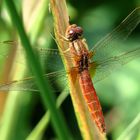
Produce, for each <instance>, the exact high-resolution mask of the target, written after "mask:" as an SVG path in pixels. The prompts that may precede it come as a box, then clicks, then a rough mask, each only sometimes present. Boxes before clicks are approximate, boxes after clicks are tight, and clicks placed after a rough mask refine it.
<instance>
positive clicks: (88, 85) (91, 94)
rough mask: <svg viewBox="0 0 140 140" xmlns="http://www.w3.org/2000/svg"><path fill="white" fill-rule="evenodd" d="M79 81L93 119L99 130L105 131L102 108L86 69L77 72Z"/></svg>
mask: <svg viewBox="0 0 140 140" xmlns="http://www.w3.org/2000/svg"><path fill="white" fill-rule="evenodd" d="M79 83H80V86H81V90H82V93H83V96H84V98H85V101H86V103H87V106H88V109H89V111H90V114H91V116H92V119H93V120H94V121H95V123H96V125H97V126H98V128H99V130H100V131H101V132H102V133H105V131H106V128H105V122H104V117H103V113H102V108H101V105H100V102H99V99H98V97H97V95H96V91H95V89H94V86H93V83H92V80H91V78H90V74H89V71H88V70H84V71H82V72H81V73H80V74H79Z"/></svg>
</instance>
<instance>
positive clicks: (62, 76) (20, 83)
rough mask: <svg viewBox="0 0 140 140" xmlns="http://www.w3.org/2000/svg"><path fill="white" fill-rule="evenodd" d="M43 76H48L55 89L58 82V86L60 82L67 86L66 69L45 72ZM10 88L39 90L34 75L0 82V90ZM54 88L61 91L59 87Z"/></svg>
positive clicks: (15, 89) (61, 84) (13, 89)
mask: <svg viewBox="0 0 140 140" xmlns="http://www.w3.org/2000/svg"><path fill="white" fill-rule="evenodd" d="M43 77H44V79H46V78H47V80H49V83H50V85H51V86H52V88H53V89H54V88H56V87H55V85H56V84H57V86H58V83H59V84H60V86H63V88H65V87H66V85H67V79H66V73H65V71H64V70H61V71H56V72H51V73H48V74H44V75H43ZM59 88H61V87H59ZM9 90H10V91H11V90H12V91H33V92H39V90H38V87H37V86H36V83H35V79H34V77H28V78H24V79H22V80H14V81H11V82H8V83H3V84H2V83H0V91H9ZM54 90H55V91H60V90H58V88H57V89H54Z"/></svg>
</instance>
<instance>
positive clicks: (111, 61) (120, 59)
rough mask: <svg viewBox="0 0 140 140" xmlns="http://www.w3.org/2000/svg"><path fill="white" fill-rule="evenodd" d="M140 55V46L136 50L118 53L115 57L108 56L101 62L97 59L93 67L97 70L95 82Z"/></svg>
mask: <svg viewBox="0 0 140 140" xmlns="http://www.w3.org/2000/svg"><path fill="white" fill-rule="evenodd" d="M138 57H140V47H138V48H136V49H135V50H132V51H129V52H125V53H122V54H120V55H116V56H114V57H110V58H107V59H105V60H102V61H100V62H98V61H96V62H93V63H92V66H93V69H91V73H92V70H94V69H96V70H95V73H96V74H95V77H94V78H93V79H94V83H96V82H99V81H100V80H103V79H104V78H106V77H107V76H108V75H109V74H111V72H112V71H113V70H115V69H116V68H120V67H121V66H122V65H124V64H126V63H128V62H130V61H131V60H133V59H135V58H138Z"/></svg>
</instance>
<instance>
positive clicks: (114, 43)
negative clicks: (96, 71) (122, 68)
mask: <svg viewBox="0 0 140 140" xmlns="http://www.w3.org/2000/svg"><path fill="white" fill-rule="evenodd" d="M139 23H140V8H136V9H135V10H133V11H132V12H131V13H130V14H129V15H128V16H127V17H126V18H125V19H124V20H123V21H122V22H121V23H120V25H119V26H118V27H116V28H115V29H114V30H113V31H112V32H111V33H109V34H107V35H106V36H105V37H104V38H103V39H101V41H99V42H98V43H96V44H95V46H94V47H93V48H92V50H91V51H93V54H94V55H93V60H94V61H97V60H98V61H99V60H101V61H102V60H104V58H107V57H113V56H115V55H119V54H121V53H122V52H126V51H130V50H132V49H136V48H132V46H130V45H129V46H126V45H124V46H122V44H124V43H125V41H126V39H127V37H128V36H129V35H130V34H131V32H132V31H133V30H134V29H135V28H136V27H137V25H138V24H139Z"/></svg>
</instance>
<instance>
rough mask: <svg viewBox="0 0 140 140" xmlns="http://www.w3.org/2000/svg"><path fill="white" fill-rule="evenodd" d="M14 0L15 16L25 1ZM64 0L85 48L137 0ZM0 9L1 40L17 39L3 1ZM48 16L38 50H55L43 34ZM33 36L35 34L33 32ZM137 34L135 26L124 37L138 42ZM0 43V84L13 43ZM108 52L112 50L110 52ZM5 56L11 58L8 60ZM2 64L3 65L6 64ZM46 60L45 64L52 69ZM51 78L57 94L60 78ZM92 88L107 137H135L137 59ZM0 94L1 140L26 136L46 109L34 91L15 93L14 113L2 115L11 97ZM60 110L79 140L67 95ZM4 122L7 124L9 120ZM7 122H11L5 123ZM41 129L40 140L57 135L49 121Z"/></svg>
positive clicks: (139, 85) (139, 128) (139, 86)
mask: <svg viewBox="0 0 140 140" xmlns="http://www.w3.org/2000/svg"><path fill="white" fill-rule="evenodd" d="M15 2H16V5H17V8H18V11H19V13H20V14H21V13H22V12H21V11H22V10H25V9H23V8H27V9H28V6H29V5H28V4H27V3H28V2H27V1H26V4H27V5H28V6H27V7H26V6H25V5H24V6H23V3H24V4H25V1H23V2H21V1H18V0H17V1H16V0H15ZM34 3H35V2H34ZM37 4H38V3H37V2H36V5H37ZM67 4H68V9H69V15H70V23H76V24H78V25H80V26H82V27H83V29H84V36H85V38H86V39H87V42H88V44H89V46H90V48H92V46H93V45H94V44H95V43H96V42H97V41H99V40H100V39H101V38H102V37H103V36H104V35H106V34H107V33H109V32H111V31H112V29H113V28H115V27H116V26H117V25H118V24H119V23H120V22H121V21H122V20H123V19H124V18H125V17H126V16H127V15H128V14H129V13H130V12H131V11H132V10H133V9H134V8H136V7H139V5H140V0H129V1H127V0H118V1H111V0H106V1H105V0H100V1H97V0H94V1H92V0H81V1H76V0H69V1H67ZM19 5H20V6H19ZM25 11H26V10H25ZM0 13H1V15H0V41H4V40H16V39H17V36H18V35H17V33H16V31H15V28H14V27H13V25H12V24H11V22H10V20H9V18H8V15H7V12H6V8H5V5H4V3H3V2H2V1H0ZM28 16H29V15H28ZM50 19H51V13H48V12H46V16H45V19H44V21H43V23H42V25H41V28H40V30H39V33H38V37H37V41H36V42H37V45H38V46H39V47H41V48H42V47H44V46H45V47H51V48H56V45H55V43H54V40H53V39H52V37H51V36H50V33H49V32H48V28H49V30H51V28H52V27H51V25H52V24H51V23H52V20H50ZM32 34H33V35H34V32H33V31H32ZM139 36H140V25H139V26H138V27H137V28H136V29H135V30H134V31H133V33H132V35H131V36H130V38H129V39H133V41H134V42H133V43H135V41H136V42H137V41H138V40H139ZM133 43H132V44H133ZM0 45H1V46H0V68H1V71H0V76H1V77H2V78H1V83H3V82H6V81H7V79H8V78H7V75H9V74H8V72H10V69H11V66H10V65H12V64H11V63H12V58H13V54H14V53H13V52H12V53H9V54H8V51H7V50H9V49H10V51H11V49H12V47H13V45H12V47H11V45H9V44H8V45H7V44H2V43H1V44H0ZM9 46H10V47H9ZM132 47H133V46H132ZM139 47H140V46H139ZM132 49H133V48H132ZM109 53H112V50H110V52H109ZM7 56H8V58H9V57H10V59H8V60H7ZM41 58H43V60H42V61H43V63H44V57H41ZM56 61H57V58H55V59H51V64H53V71H55V70H59V69H61V67H62V65H59V64H60V63H61V62H60V63H59V61H57V62H56ZM47 63H48V62H47ZM5 64H7V65H8V66H5ZM21 64H22V63H21ZM51 64H50V65H47V66H51V67H52V65H51ZM48 71H50V70H48ZM51 82H53V86H54V85H55V87H53V88H57V89H58V90H57V92H55V93H56V96H58V95H59V94H60V92H59V91H61V90H62V88H63V83H64V81H62V82H60V79H59V77H58V79H56V82H55V83H54V81H51ZM58 83H59V84H58ZM61 83H62V85H61ZM60 86H61V87H60ZM95 88H96V90H97V94H98V96H99V99H100V101H101V105H102V109H103V112H104V116H105V121H106V125H107V139H108V140H116V139H120V140H121V139H122V140H140V115H139V114H140V101H139V99H140V94H139V93H140V58H138V59H135V60H134V61H132V62H130V63H128V64H126V65H125V66H124V67H122V68H121V69H118V70H116V71H115V72H113V73H112V75H111V76H108V77H107V78H106V79H104V80H102V81H100V82H98V83H97V84H96V85H95ZM0 96H1V97H0V112H1V114H0V115H1V116H0V118H1V121H0V135H2V136H3V137H4V135H5V137H4V138H5V139H2V140H17V139H18V140H24V139H26V138H27V136H28V135H29V134H30V132H31V131H32V129H33V128H34V127H35V126H36V124H37V123H38V122H39V120H40V119H41V118H42V116H43V115H44V113H45V109H44V106H43V104H42V101H41V100H40V96H39V93H33V94H28V93H27V94H25V93H21V94H20V97H18V98H17V99H15V101H17V102H16V103H15V106H16V107H15V108H14V111H13V112H15V113H14V114H13V116H7V114H8V113H7V112H10V111H11V108H10V106H9V105H8V104H10V103H9V102H11V103H12V102H13V98H14V97H13V95H7V94H5V93H1V95H0ZM8 96H11V97H8ZM4 105H6V107H5V106H4ZM61 109H62V111H63V114H64V116H65V119H66V123H67V125H68V127H69V128H70V130H71V132H72V134H73V136H74V138H75V140H81V139H82V137H81V134H80V131H79V128H78V125H77V122H76V118H75V115H74V109H73V106H72V102H71V98H70V96H68V97H67V98H66V99H65V100H64V101H63V103H62V106H61ZM8 117H9V118H8ZM8 120H9V121H10V122H11V123H8V122H7V121H8ZM9 124H10V126H8V125H9ZM42 133H43V136H42V138H41V139H43V140H46V139H57V138H56V136H55V134H54V131H53V129H52V127H51V125H50V124H49V126H48V127H47V129H45V131H43V132H42ZM0 137H1V136H0ZM38 140H39V139H38Z"/></svg>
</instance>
